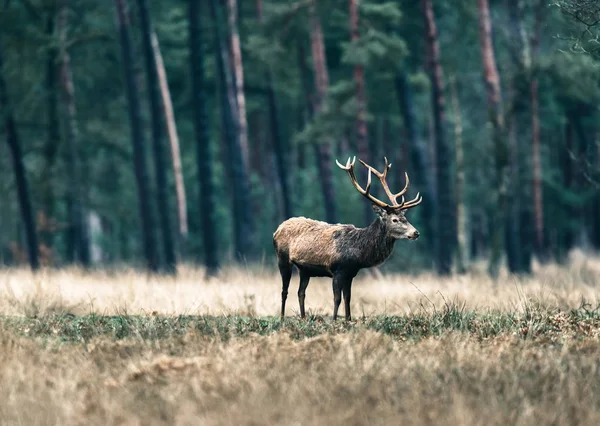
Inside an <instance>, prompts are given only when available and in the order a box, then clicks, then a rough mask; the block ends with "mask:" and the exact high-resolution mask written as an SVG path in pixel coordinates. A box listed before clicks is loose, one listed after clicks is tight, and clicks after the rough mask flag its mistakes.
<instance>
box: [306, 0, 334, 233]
mask: <svg viewBox="0 0 600 426" xmlns="http://www.w3.org/2000/svg"><path fill="white" fill-rule="evenodd" d="M309 17H310V27H311V32H310V41H311V43H310V45H311V52H312V58H313V67H314V73H315V88H316V92H315V100H314V110H315V112H316V113H318V112H320V111H321V110H322V108H323V107H324V106H325V105H324V104H325V96H326V93H327V88H328V87H329V74H328V71H327V63H326V59H325V46H324V42H323V29H322V27H321V23H320V22H319V18H318V16H317V11H316V0H310V1H309ZM315 152H316V156H317V166H318V168H319V178H320V180H321V189H322V192H323V204H324V206H325V220H326V221H327V222H329V223H337V221H338V212H337V205H336V202H335V190H334V187H333V171H332V164H333V154H332V143H331V141H330V140H321V141H319V142H318V143H317V144H316V145H315Z"/></svg>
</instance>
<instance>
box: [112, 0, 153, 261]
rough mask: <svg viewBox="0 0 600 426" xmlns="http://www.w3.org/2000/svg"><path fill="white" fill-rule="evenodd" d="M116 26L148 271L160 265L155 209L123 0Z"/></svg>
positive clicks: (119, 0) (118, 1)
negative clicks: (151, 198) (155, 233)
mask: <svg viewBox="0 0 600 426" xmlns="http://www.w3.org/2000/svg"><path fill="white" fill-rule="evenodd" d="M115 6H116V16H117V27H118V30H119V37H120V41H121V54H122V61H123V75H124V79H125V86H126V89H127V100H128V106H129V121H130V126H131V142H132V144H133V161H134V169H135V179H136V183H137V195H138V207H139V212H140V220H141V223H142V240H143V249H144V257H145V260H146V266H147V268H148V269H149V270H150V271H153V272H156V271H158V270H159V269H160V265H159V259H158V252H157V249H156V239H155V236H154V213H153V210H152V208H151V205H152V203H151V202H150V189H149V182H148V169H147V166H146V159H145V153H144V151H145V149H144V132H143V130H142V118H141V108H140V99H139V94H138V91H137V86H136V81H135V72H134V66H133V48H132V46H131V39H130V35H129V18H128V15H127V2H126V0H115Z"/></svg>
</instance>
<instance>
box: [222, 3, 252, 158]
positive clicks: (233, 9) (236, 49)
mask: <svg viewBox="0 0 600 426" xmlns="http://www.w3.org/2000/svg"><path fill="white" fill-rule="evenodd" d="M227 21H228V23H229V44H230V48H231V56H232V59H233V73H232V77H233V82H234V87H235V96H236V104H237V116H238V121H239V128H238V131H239V140H240V146H241V148H242V159H243V161H244V167H245V168H246V169H247V170H250V144H249V141H248V119H247V115H246V95H245V94H244V63H243V61H242V49H241V46H240V33H239V30H238V8H237V0H227Z"/></svg>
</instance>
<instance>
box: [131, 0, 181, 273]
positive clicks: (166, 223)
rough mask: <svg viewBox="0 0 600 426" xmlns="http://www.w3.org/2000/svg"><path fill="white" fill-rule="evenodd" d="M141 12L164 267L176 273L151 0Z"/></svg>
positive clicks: (144, 2) (140, 1) (143, 1)
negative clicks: (153, 43)
mask: <svg viewBox="0 0 600 426" xmlns="http://www.w3.org/2000/svg"><path fill="white" fill-rule="evenodd" d="M138 10H139V14H140V22H141V26H142V27H141V30H142V44H143V49H144V60H145V63H146V79H147V86H148V88H147V92H148V101H149V105H150V121H151V129H152V148H153V151H154V168H155V172H154V173H155V177H156V202H157V204H158V215H159V222H160V229H161V235H162V246H163V253H164V255H165V264H164V270H165V272H167V273H171V274H174V273H175V272H176V270H177V258H176V256H175V244H174V242H173V234H172V231H171V218H170V217H169V191H168V189H167V165H166V163H165V155H164V146H163V130H162V126H161V123H162V115H161V112H160V110H161V102H160V86H159V82H158V70H157V67H156V61H155V57H154V49H153V48H152V34H153V32H154V31H153V29H152V22H151V18H150V10H149V8H148V1H147V0H138Z"/></svg>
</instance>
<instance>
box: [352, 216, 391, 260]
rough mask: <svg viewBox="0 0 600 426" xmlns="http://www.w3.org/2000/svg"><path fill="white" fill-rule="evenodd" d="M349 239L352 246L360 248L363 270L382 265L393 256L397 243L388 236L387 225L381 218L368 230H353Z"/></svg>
mask: <svg viewBox="0 0 600 426" xmlns="http://www.w3.org/2000/svg"><path fill="white" fill-rule="evenodd" d="M348 237H349V238H348V239H349V240H351V241H348V243H350V245H351V246H354V247H359V248H360V251H361V253H362V259H361V260H362V261H361V267H363V268H364V267H367V268H368V267H370V266H374V265H379V264H380V263H382V262H383V261H384V260H385V259H387V258H388V257H389V256H390V255H391V254H392V251H393V250H394V243H395V242H396V240H395V239H394V238H392V237H391V236H390V235H389V234H388V232H387V229H386V226H385V223H384V222H383V221H382V220H381V219H379V218H377V219H375V220H374V221H373V222H372V223H371V224H370V225H369V226H367V227H366V228H356V229H353V230H352V232H351V233H350V235H348Z"/></svg>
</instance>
